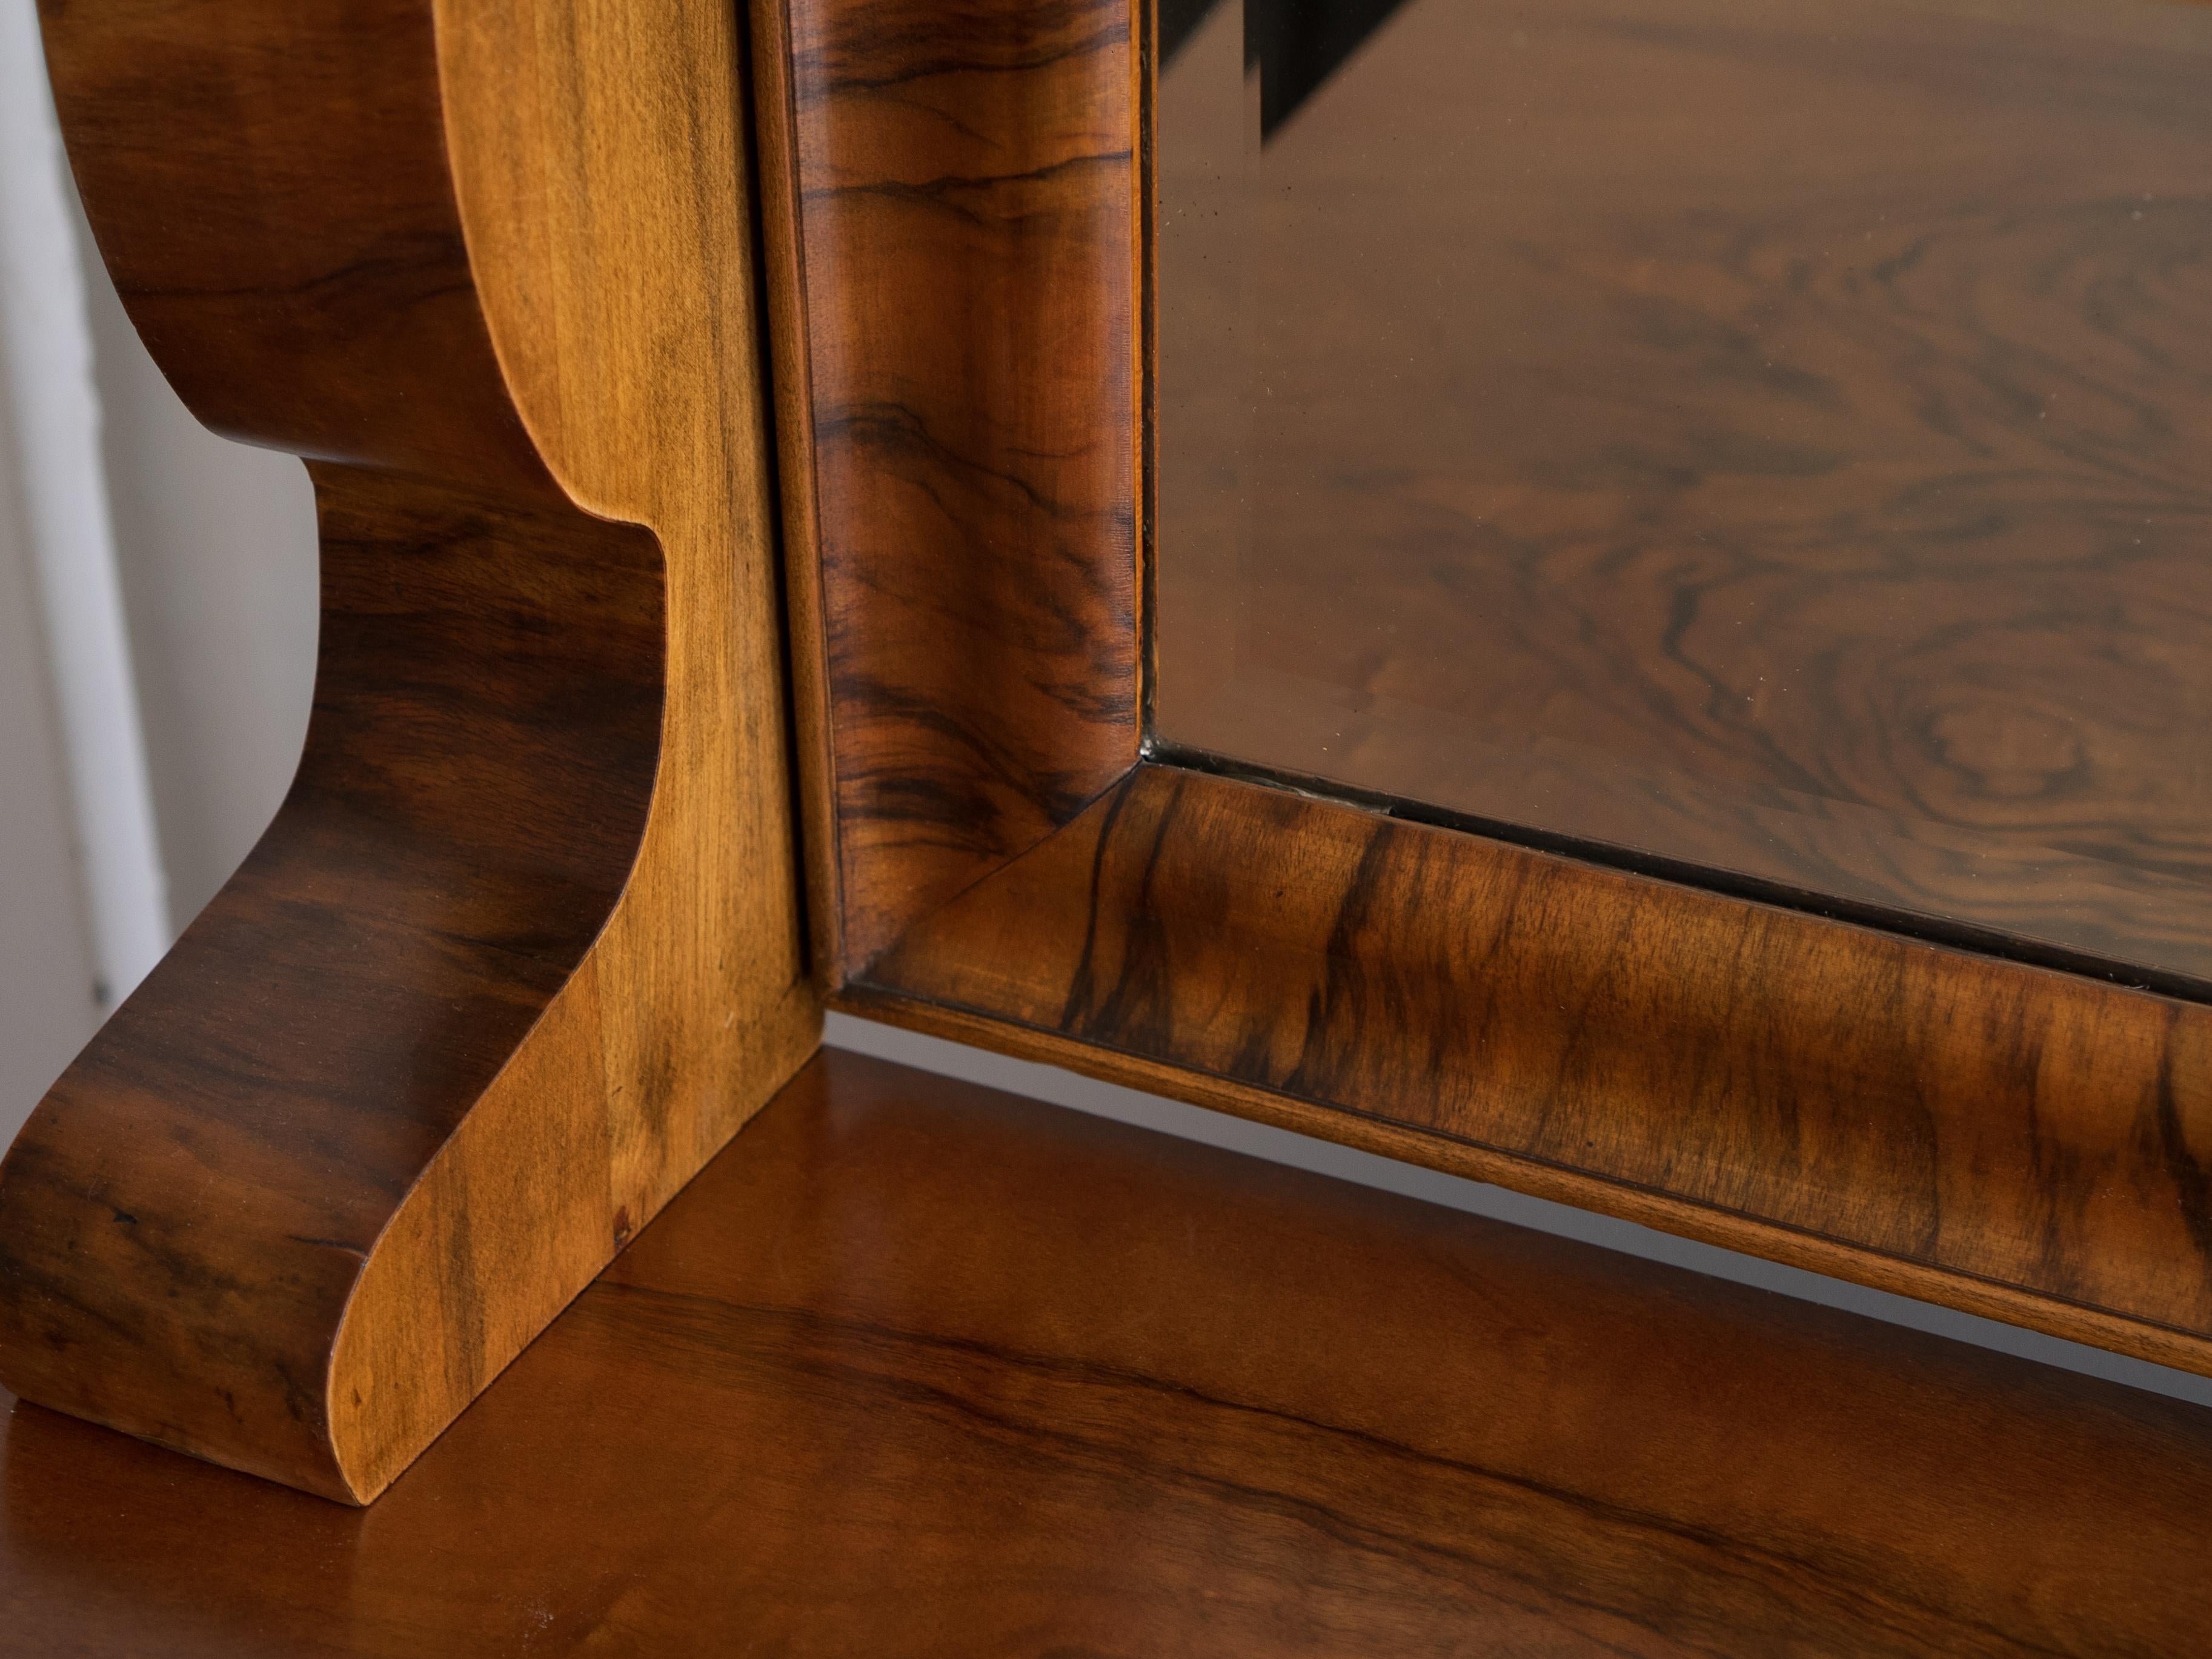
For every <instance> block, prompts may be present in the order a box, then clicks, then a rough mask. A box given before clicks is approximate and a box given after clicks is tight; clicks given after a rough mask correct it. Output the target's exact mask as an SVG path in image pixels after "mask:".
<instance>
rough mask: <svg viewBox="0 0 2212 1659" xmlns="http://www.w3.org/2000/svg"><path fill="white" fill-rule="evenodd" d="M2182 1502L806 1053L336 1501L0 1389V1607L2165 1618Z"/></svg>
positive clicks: (1764, 1654) (1008, 1110)
mask: <svg viewBox="0 0 2212 1659" xmlns="http://www.w3.org/2000/svg"><path fill="white" fill-rule="evenodd" d="M612 1401H621V1402H623V1409H613V1408H611V1402H612ZM2208 1502H2212V1415H2208V1413H2205V1412H2204V1411H2203V1410H2202V1409H2199V1408H2196V1407H2188V1406H2185V1405H2183V1404H2181V1403H2180V1402H2178V1401H2168V1400H2160V1399H2155V1398H2152V1397H2149V1396H2146V1395H2139V1394H2136V1393H2134V1392H2133V1391H2131V1390H2129V1389H2121V1388H2118V1387H2115V1386H2113V1385H2111V1384H2107V1383H2097V1382H2093V1381H2091V1380H2089V1379H2087V1378H2084V1377H2081V1376H2072V1375H2069V1374H2065V1373H2059V1372H2053V1371H2050V1370H2044V1369H2043V1368H2040V1367H2037V1366H2033V1365H2030V1364H2024V1363H2022V1362H2021V1361H2018V1360H2014V1359H2009V1358H2003V1357H2001V1356H1999V1355H1996V1354H1994V1353H1990V1352H1986V1351H1983V1350H1977V1349H1970V1348H1965V1347H1961V1346H1955V1345H1953V1344H1949V1343H1946V1342H1943V1341H1941V1340H1936V1339H1932V1338H1929V1337H1926V1336H1922V1335H1918V1334H1912V1333H1908V1332H1905V1331H1902V1330H1899V1329H1896V1328H1890V1327H1884V1326H1881V1325H1876V1324H1874V1323H1872V1322H1867V1321H1863V1320H1860V1319H1857V1318H1854V1317H1852V1316H1848V1315H1844V1314H1839V1313H1836V1312H1833V1311H1831V1310H1825V1309H1819V1308H1814V1307H1810V1306H1807V1305H1805V1304H1799V1303H1795V1302H1791V1301H1789V1300H1786V1299H1784V1298H1781V1297H1774V1296H1771V1295H1767V1294H1764V1293H1761V1292H1759V1291H1749V1290H1745V1289H1742V1288H1741V1287H1738V1286H1735V1285H1725V1284H1721V1283H1717V1282H1715V1281H1712V1280H1710V1279H1701V1278H1699V1277H1697V1276H1695V1275H1692V1274H1688V1273H1682V1272H1680V1271H1679V1270H1675V1269H1671V1268H1668V1267H1660V1266H1657V1265H1655V1264H1652V1263H1650V1262H1644V1261H1634V1260H1631V1259H1627V1258H1624V1257H1620V1256H1617V1255H1611V1254H1610V1253H1607V1252H1604V1251H1600V1250H1595V1249H1589V1248H1587V1247H1583V1246H1579V1245H1575V1244H1571V1243H1566V1242H1565V1241H1561V1240H1559V1239H1555V1238H1551V1237H1544V1236H1542V1235H1537V1234H1531V1233H1528V1232H1524V1231H1520V1230H1517V1229H1515V1228H1511V1227H1507V1226H1503V1225H1498V1224H1496V1223H1492V1222H1488V1221H1484V1220H1480V1219H1478V1218H1472V1217H1468V1216H1465V1215H1462V1214H1457V1213H1455V1212H1449V1211H1443V1210H1439V1209H1435V1208H1431V1207H1430V1206H1424V1205H1419V1204H1415V1203H1412V1202H1408V1201H1407V1200H1401V1199H1396V1198H1392V1197H1388V1196H1385V1195H1383V1194H1377V1193H1374V1192H1370V1191H1364V1190H1362V1189H1358V1188H1350V1187H1346V1186H1342V1185H1340V1184H1338V1183H1335V1182H1328V1181H1326V1180H1322V1179H1319V1178H1317V1177H1315V1176H1309V1175H1305V1174H1302V1173H1299V1172H1297V1171H1293V1170H1285V1169H1282V1168H1279V1167H1276V1166H1271V1165H1267V1164H1261V1163H1258V1162H1256V1161H1254V1160H1249V1159H1245V1158H1237V1157H1235V1156H1232V1155H1230V1154H1225V1153H1223V1152H1216V1151H1212V1150H1210V1149H1206V1148H1201V1147H1198V1146H1192V1145H1189V1144H1187V1143H1182V1142H1176V1141H1172V1140H1169V1139H1164V1138H1163V1137H1159V1136H1155V1135H1151V1134H1147V1133H1144V1132H1142V1131H1137V1130H1132V1129H1128V1128H1126V1127H1121V1126H1118V1125H1112V1124H1108V1123H1103V1122H1101V1121H1096V1120H1091V1119H1086V1118H1084V1117H1081V1116H1079V1115H1074V1114H1072V1113H1066V1112H1060V1111H1055V1110H1054V1109H1050V1108H1047V1107H1042V1106H1039V1105H1037V1104H1036V1103H1030V1102H1025V1101H1018V1100H1015V1099H1012V1098H1010V1097H1005V1096H999V1095H993V1094H990V1093H988V1092H987V1091H981V1090H977V1089H975V1088H972V1087H969V1086H968V1085H960V1084H957V1083H953V1082H950V1081H948V1080H946V1079H941V1078H931V1077H925V1076H921V1075H918V1074H916V1073H911V1072H904V1071H902V1070H899V1069H897V1068H894V1067H889V1066H882V1065H880V1064H877V1063H873V1062H870V1061H866V1060H860V1059H858V1058H855V1057H853V1056H848V1055H840V1054H829V1055H826V1056H824V1058H823V1063H821V1064H818V1065H817V1066H811V1067H809V1068H808V1069H807V1070H806V1071H805V1072H804V1073H801V1075H800V1078H799V1080H798V1081H797V1082H795V1083H794V1084H793V1086H792V1087H791V1088H790V1089H788V1090H787V1091H786V1093H785V1094H784V1096H783V1097H781V1098H780V1099H779V1100H778V1101H777V1102H776V1103H775V1104H774V1105H773V1106H772V1107H771V1108H770V1109H769V1110H768V1111H766V1112H764V1113H763V1115H761V1116H760V1117H758V1118H757V1120H755V1121H754V1122H753V1123H752V1124H751V1125H750V1127H748V1128H747V1129H746V1130H745V1132H744V1134H743V1135H742V1136H741V1137H740V1139H738V1142H737V1143H736V1144H735V1146H732V1148H731V1150H730V1152H728V1153H727V1154H726V1156H724V1157H722V1158H720V1159H718V1160H717V1161H715V1162H714V1164H712V1165H710V1166H709V1168H708V1170H707V1171H706V1172H705V1173H704V1174H703V1175H702V1176H701V1177H700V1179H699V1180H698V1181H697V1182H696V1183H694V1185H693V1186H692V1188H690V1190H689V1191H687V1192H685V1193H684V1194H682V1195H681V1196H680V1197H679V1198H678V1200H676V1201H675V1202H674V1203H673V1204H671V1206H669V1208H668V1210H667V1212H666V1213H665V1215H664V1216H663V1217H662V1218H661V1219H660V1220H659V1221H658V1222H656V1223H655V1224H654V1225H653V1227H652V1228H651V1229H649V1230H648V1231H646V1232H645V1233H643V1234H641V1236H640V1237H639V1238H638V1239H637V1240H636V1242H635V1243H634V1244H633V1245H632V1246H631V1247H630V1249H629V1250H628V1251H627V1252H625V1253H624V1254H623V1256H622V1257H620V1258H619V1259H618V1260H617V1261H616V1263H615V1264H614V1265H613V1266H612V1267H611V1268H610V1269H609V1270H608V1271H607V1273H605V1275H604V1276H603V1277H602V1278H601V1279H600V1280H599V1282H598V1283H597V1284H595V1285H593V1286H592V1288H591V1289H590V1290H588V1291H586V1293H585V1294H584V1296H583V1297H581V1298H580V1300H579V1301H578V1302H577V1304H575V1305H574V1307H573V1308H572V1309H571V1310H569V1311H568V1313H567V1314H566V1315H564V1316H562V1318H561V1319H560V1320H558V1321H556V1322H555V1324H554V1325H553V1326H552V1328H550V1330H548V1331H547V1333H546V1334H545V1335H544V1338H542V1339H541V1340H539V1341H538V1343H537V1344H536V1345H534V1346H532V1349H531V1351H530V1352H528V1353H526V1354H525V1355H524V1356H523V1357H522V1358H521V1359H520V1360H519V1361H518V1362H517V1363H516V1364H515V1365H514V1366H513V1368H512V1369H511V1370H509V1372H508V1373H507V1376H504V1377H502V1378H501V1381H500V1382H499V1383H497V1384H496V1385H495V1387H494V1388H493V1389H491V1390H490V1391H489V1393H488V1394H487V1395H485V1397H484V1399H483V1401H482V1402H481V1403H480V1404H479V1405H478V1407H477V1408H476V1409H475V1410H473V1411H471V1413H469V1414H468V1415H467V1416H466V1417H465V1418H464V1419H461V1420H460V1421H459V1423H457V1424H456V1425H454V1427H453V1431H451V1432H450V1433H449V1434H447V1436H446V1437H445V1438H444V1439H443V1440H442V1441H441V1443H439V1444H438V1445H436V1446H435V1447H434V1448H433V1449H431V1450H430V1451H429V1452H428V1454H427V1455H425V1456H424V1457H423V1458H422V1460H421V1462H419V1463H418V1464H417V1465H416V1468H414V1469H412V1470H411V1471H410V1473H409V1474H407V1476H406V1477H405V1478H404V1480H401V1481H400V1482H398V1484H397V1485H396V1486H394V1487H393V1489H392V1492H390V1494H389V1495H388V1496H387V1497H386V1498H385V1499H384V1500H383V1501H382V1502H381V1503H380V1504H377V1505H376V1506H375V1507H374V1509H372V1510H368V1511H367V1512H366V1513H356V1512H349V1511H346V1510H340V1509H337V1508H336V1507H334V1506H331V1505H328V1504H317V1503H314V1502H313V1501H312V1500H309V1499H306V1498H301V1497H300V1496H299V1495H298V1494H295V1493H292V1492H284V1491H283V1490H280V1489H278V1488H276V1487H272V1486H266V1485H263V1484H260V1483H257V1482H252V1481H248V1480H241V1479H240V1478H238V1477H237V1476H234V1475H232V1474H228V1473H227V1472H225V1471H222V1470H220V1469H214V1468H205V1467H204V1466H195V1465H192V1464H190V1463H187V1462H184V1461H182V1460H179V1459H167V1458H163V1457H161V1455H159V1454H157V1453H155V1452H152V1451H150V1450H149V1449H147V1448H144V1447H143V1446H138V1445H136V1444H134V1443H131V1442H129V1441H126V1440H124V1439H122V1438H120V1437H115V1436H107V1435H101V1434H99V1433H97V1432H96V1431H93V1430H91V1429H89V1428H88V1427H86V1426H85V1425H82V1424H77V1423H74V1422H71V1421H70V1420H69V1419H64V1418H61V1417H58V1416H56V1415H53V1414H52V1413H45V1412H41V1411H40V1410H38V1409H37V1408H36V1407H18V1408H17V1409H16V1410H15V1412H14V1413H13V1415H12V1417H10V1416H9V1415H8V1414H7V1412H6V1405H5V1401H4V1399H0V1652H8V1653H15V1652H25V1653H38V1654H42V1655H43V1654H48V1653H54V1652H71V1653H78V1654H83V1655H86V1656H94V1659H117V1656H125V1655H135V1654H149V1655H152V1654H159V1655H161V1656H162V1659H197V1656H201V1655H208V1656H216V1655H220V1656H222V1659H255V1656H260V1655H264V1654H279V1653H281V1654H285V1655H295V1654H300V1653H319V1654H348V1655H350V1654H363V1655H368V1654H374V1655H388V1654H392V1653H406V1654H410V1655H418V1656H424V1659H435V1656H443V1655H468V1656H471V1659H474V1656H483V1655H501V1654H509V1653H518V1654H519V1653H551V1654H563V1653H600V1652H615V1653H640V1652H653V1653H714V1652H743V1651H748V1650H751V1651H768V1652H778V1653H787V1654H792V1655H814V1654H821V1655H840V1656H842V1655H850V1654H869V1655H879V1656H884V1659H896V1656H920V1655H952V1654H958V1655H963V1656H988V1655H1000V1654H1004V1655H1014V1654H1036V1653H1040V1652H1059V1653H1074V1652H1082V1653H1142V1654H1219V1653H1233V1654H1239V1655H1246V1654H1249V1655H1269V1656H1288V1655H1315V1656H1320V1655H1332V1656H1334V1655H1344V1654H1394V1655H1395V1654H1430V1653H1455V1654H1460V1653H1481V1654H1535V1653H1543V1654H1585V1653H1591V1654H1597V1653H1602V1654H1611V1655H1616V1656H1618V1655H1624V1654H1628V1655H1638V1656H1687V1655H1693V1654H1694V1655H1701V1656H1710V1655H1714V1654H1726V1655H1743V1656H1747V1659H1749V1656H1757V1659H1769V1656H1774V1655H1806V1656H1812V1655H1819V1656H1822V1659H1836V1656H1845V1655H1850V1656H1859V1655H1871V1654H1885V1655H1895V1654H1928V1653H1940V1654H1946V1655H1950V1654H1967V1655H1981V1656H1996V1655H2026V1654H2043V1655H2051V1654H2136V1655H2149V1654H2173V1655H2180V1654H2185V1653H2191V1652H2193V1651H2195V1650H2197V1647H2198V1645H2199V1638H2200V1637H2201V1632H2202V1631H2203V1627H2204V1623H2205V1621H2206V1620H2207V1618H2208V1617H2212V1590H2208V1587H2207V1584H2206V1581H2205V1578H2204V1576H2203V1573H2201V1572H2200V1571H2197V1570H2196V1569H2197V1565H2198V1564H2199V1562H2200V1560H2201V1556H2202V1550H2203V1516H2204V1514H2205V1511H2206V1508H2207V1504H2208ZM218 1514H219V1515H222V1516H224V1517H225V1522H226V1523H225V1524H224V1525H222V1526H221V1527H210V1526H209V1525H208V1524H206V1522H207V1517H208V1516H211V1515H218ZM118 1521H119V1522H120V1524H118Z"/></svg>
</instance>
